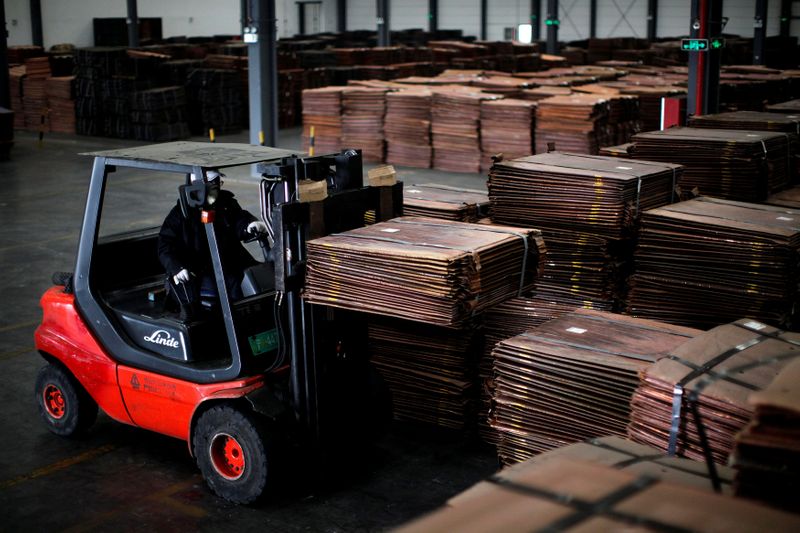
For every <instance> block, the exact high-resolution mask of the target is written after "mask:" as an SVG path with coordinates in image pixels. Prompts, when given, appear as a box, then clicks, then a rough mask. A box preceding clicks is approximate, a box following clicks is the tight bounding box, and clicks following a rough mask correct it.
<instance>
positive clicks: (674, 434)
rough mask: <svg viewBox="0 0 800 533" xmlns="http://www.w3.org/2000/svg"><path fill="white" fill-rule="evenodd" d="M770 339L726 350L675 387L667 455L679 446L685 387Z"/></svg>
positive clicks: (675, 358) (694, 370)
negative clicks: (739, 354)
mask: <svg viewBox="0 0 800 533" xmlns="http://www.w3.org/2000/svg"><path fill="white" fill-rule="evenodd" d="M768 338H769V337H766V336H764V335H761V336H759V337H757V338H755V339H752V341H751V342H749V343H745V344H740V345H738V346H734V347H733V348H730V349H728V350H725V351H724V352H722V353H721V354H719V355H718V356H716V357H714V358H712V359H710V360H709V361H706V362H705V363H704V364H703V365H701V366H696V367H695V368H693V369H692V371H691V372H689V373H688V374H686V375H685V376H684V377H683V379H681V380H680V381H678V382H677V383H676V384H675V387H674V388H673V390H672V423H671V425H670V428H669V443H668V445H667V454H669V455H675V451H676V448H677V445H678V432H679V431H680V426H681V409H682V407H683V392H684V387H685V386H686V385H687V384H688V383H689V382H690V381H692V380H693V379H696V378H698V377H700V376H702V375H703V374H706V373H707V372H708V371H710V370H711V369H713V368H714V367H715V366H717V365H719V364H720V363H723V362H725V361H726V360H728V359H730V358H731V357H732V356H734V355H736V354H738V353H740V352H742V351H744V350H746V349H747V348H750V347H751V346H755V345H756V344H759V343H761V342H763V341H765V340H767V339H768ZM668 357H669V358H670V359H673V360H675V361H677V362H679V363H682V361H681V360H680V358H678V357H677V356H673V355H670V356H668Z"/></svg>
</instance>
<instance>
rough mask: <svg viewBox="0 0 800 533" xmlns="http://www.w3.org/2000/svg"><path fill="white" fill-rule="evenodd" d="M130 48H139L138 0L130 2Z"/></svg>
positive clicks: (129, 0)
mask: <svg viewBox="0 0 800 533" xmlns="http://www.w3.org/2000/svg"><path fill="white" fill-rule="evenodd" d="M125 22H127V23H128V46H129V47H131V48H137V47H138V46H139V14H138V6H137V5H136V0H128V18H127V20H126V21H125Z"/></svg>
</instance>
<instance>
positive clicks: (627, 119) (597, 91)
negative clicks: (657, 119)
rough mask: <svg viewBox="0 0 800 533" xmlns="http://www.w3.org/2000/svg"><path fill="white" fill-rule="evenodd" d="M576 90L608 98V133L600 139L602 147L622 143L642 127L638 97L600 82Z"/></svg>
mask: <svg viewBox="0 0 800 533" xmlns="http://www.w3.org/2000/svg"><path fill="white" fill-rule="evenodd" d="M575 91H576V92H579V93H588V94H594V95H598V96H603V97H605V98H606V99H608V126H609V131H608V135H606V136H605V137H604V138H602V139H601V142H600V146H601V148H600V151H601V152H602V147H603V146H607V145H611V144H622V143H626V142H628V141H630V140H631V136H632V135H634V134H635V133H639V131H641V128H642V124H641V121H640V119H639V97H638V96H634V95H630V94H622V92H621V91H620V90H619V89H615V88H613V87H606V86H604V85H600V84H591V85H582V86H580V87H576V88H575Z"/></svg>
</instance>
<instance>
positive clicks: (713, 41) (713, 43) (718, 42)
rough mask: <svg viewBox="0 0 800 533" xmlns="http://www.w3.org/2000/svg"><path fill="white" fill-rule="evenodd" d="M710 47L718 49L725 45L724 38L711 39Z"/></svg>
mask: <svg viewBox="0 0 800 533" xmlns="http://www.w3.org/2000/svg"><path fill="white" fill-rule="evenodd" d="M710 44H711V49H712V50H719V49H720V48H724V47H725V39H711V43H710Z"/></svg>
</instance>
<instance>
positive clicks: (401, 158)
mask: <svg viewBox="0 0 800 533" xmlns="http://www.w3.org/2000/svg"><path fill="white" fill-rule="evenodd" d="M432 98H433V95H432V93H431V91H429V90H428V89H424V88H409V89H403V90H401V91H396V92H389V93H386V121H385V124H384V132H385V135H386V162H387V163H391V164H394V165H403V166H409V167H418V168H430V166H431V155H432V154H433V150H432V148H431V100H432Z"/></svg>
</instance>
